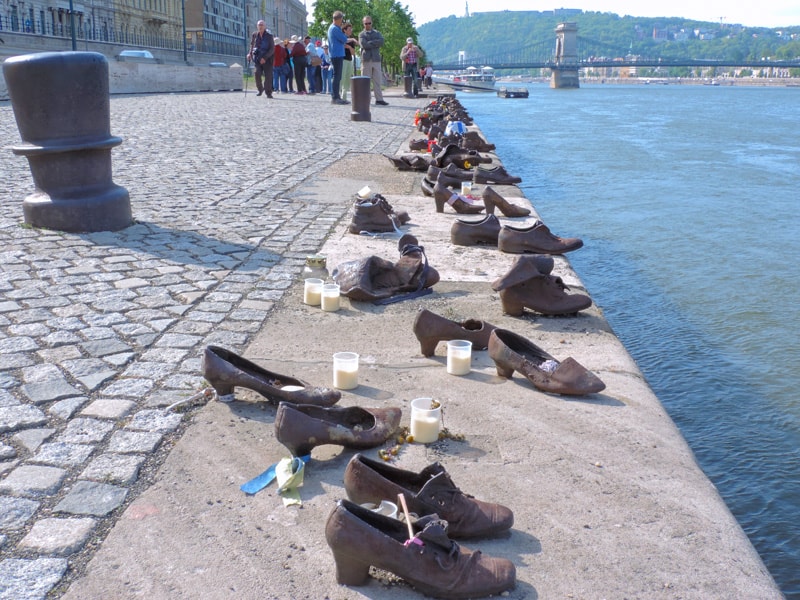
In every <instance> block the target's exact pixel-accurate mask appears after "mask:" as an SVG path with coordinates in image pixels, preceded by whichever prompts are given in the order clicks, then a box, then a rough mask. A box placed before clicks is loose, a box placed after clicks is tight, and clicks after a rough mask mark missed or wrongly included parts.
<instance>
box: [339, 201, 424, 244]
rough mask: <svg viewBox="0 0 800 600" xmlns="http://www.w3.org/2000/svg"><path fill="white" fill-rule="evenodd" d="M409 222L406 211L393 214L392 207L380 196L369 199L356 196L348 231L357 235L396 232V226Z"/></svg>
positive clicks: (409, 218)
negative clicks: (367, 232)
mask: <svg viewBox="0 0 800 600" xmlns="http://www.w3.org/2000/svg"><path fill="white" fill-rule="evenodd" d="M410 220H411V217H409V215H408V213H407V212H406V211H399V212H395V210H394V209H393V208H392V205H391V204H389V202H388V201H387V200H386V198H384V197H383V196H381V195H380V194H374V195H373V196H371V197H369V198H359V197H358V196H356V199H355V202H354V203H353V219H352V221H351V222H350V226H349V227H348V231H350V233H355V234H359V233H361V232H362V231H369V232H370V233H381V232H389V231H397V228H398V226H400V225H404V224H406V223H408V222H409V221H410Z"/></svg>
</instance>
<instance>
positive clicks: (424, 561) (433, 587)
mask: <svg viewBox="0 0 800 600" xmlns="http://www.w3.org/2000/svg"><path fill="white" fill-rule="evenodd" d="M395 498H396V496H395ZM412 531H413V534H414V538H413V539H412V540H410V541H409V539H408V533H409V532H408V527H407V525H406V524H405V523H403V522H402V521H399V520H397V519H393V518H391V517H387V516H384V515H380V514H378V513H375V512H373V511H371V510H369V509H366V508H363V507H361V506H359V505H358V504H355V503H353V502H350V501H349V500H339V502H337V504H336V507H335V508H334V509H333V511H332V512H331V514H330V516H329V517H328V521H327V523H326V524H325V539H326V540H327V542H328V546H329V547H330V549H331V552H332V553H333V560H334V562H335V563H336V581H337V582H338V583H340V584H342V585H364V584H366V583H367V582H368V581H369V568H370V566H374V567H375V568H377V569H383V570H385V571H389V572H391V573H394V574H395V575H397V576H399V577H402V578H403V579H404V580H405V581H406V582H407V583H408V584H409V585H411V586H412V587H414V588H415V589H417V590H418V591H419V592H421V593H423V594H425V595H426V596H431V597H433V598H482V597H484V596H490V595H495V594H500V593H501V592H504V591H505V590H509V589H511V588H513V587H514V584H515V581H516V569H515V568H514V563H512V562H511V561H510V560H508V559H505V558H494V557H491V556H486V555H484V554H482V553H481V552H480V551H475V552H473V551H472V550H469V549H468V548H465V547H463V546H459V545H458V544H457V543H455V542H454V541H452V540H451V539H450V538H449V537H448V523H447V522H446V521H442V520H440V519H438V518H435V517H423V518H422V519H419V520H418V521H417V522H416V523H414V524H413V525H412Z"/></svg>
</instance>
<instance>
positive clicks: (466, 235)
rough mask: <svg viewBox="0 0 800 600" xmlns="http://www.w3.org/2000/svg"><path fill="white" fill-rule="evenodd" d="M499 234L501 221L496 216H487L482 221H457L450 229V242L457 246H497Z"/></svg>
mask: <svg viewBox="0 0 800 600" xmlns="http://www.w3.org/2000/svg"><path fill="white" fill-rule="evenodd" d="M499 234H500V221H499V220H498V219H497V217H495V216H494V215H487V216H486V217H484V218H483V219H481V220H480V221H464V220H463V219H456V220H455V221H453V225H452V226H451V227H450V242H451V243H453V244H455V245H457V246H477V245H489V246H497V236H498V235H499Z"/></svg>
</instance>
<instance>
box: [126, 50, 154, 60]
mask: <svg viewBox="0 0 800 600" xmlns="http://www.w3.org/2000/svg"><path fill="white" fill-rule="evenodd" d="M119 55H120V56H124V57H127V58H155V57H154V56H153V55H152V53H151V52H150V51H149V50H123V51H122V52H120V53H119Z"/></svg>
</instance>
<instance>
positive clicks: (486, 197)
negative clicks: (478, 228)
mask: <svg viewBox="0 0 800 600" xmlns="http://www.w3.org/2000/svg"><path fill="white" fill-rule="evenodd" d="M481 196H482V197H483V203H484V204H485V205H486V214H487V215H493V214H494V209H495V207H497V208H499V209H500V212H501V213H503V215H505V216H506V217H527V216H528V215H529V214H531V211H530V210H528V209H527V208H523V207H521V206H517V205H516V204H512V203H511V202H509V201H508V200H506V199H505V198H503V197H502V196H501V195H500V194H498V193H497V192H496V191H494V189H492V188H491V187H489V186H488V185H487V186H486V187H485V188H484V190H483V193H482V194H481Z"/></svg>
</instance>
